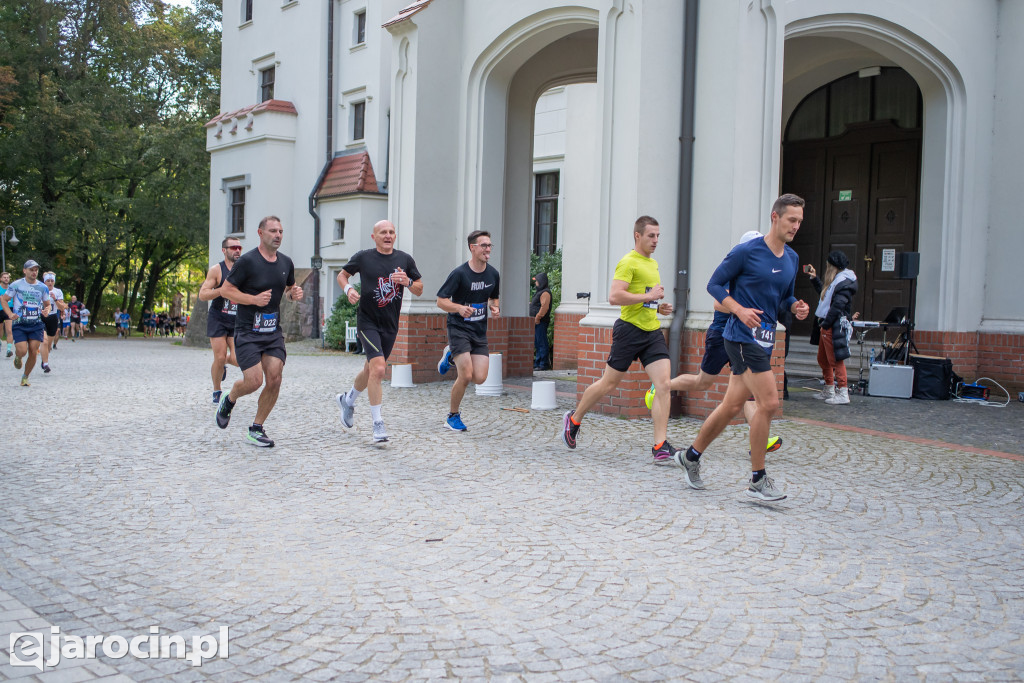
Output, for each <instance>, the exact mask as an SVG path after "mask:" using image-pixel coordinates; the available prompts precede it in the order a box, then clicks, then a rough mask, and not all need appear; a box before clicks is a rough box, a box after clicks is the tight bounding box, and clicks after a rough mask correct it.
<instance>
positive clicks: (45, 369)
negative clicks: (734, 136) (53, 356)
mask: <svg viewBox="0 0 1024 683" xmlns="http://www.w3.org/2000/svg"><path fill="white" fill-rule="evenodd" d="M42 367H43V372H49V371H50V364H49V363H43V366H42Z"/></svg>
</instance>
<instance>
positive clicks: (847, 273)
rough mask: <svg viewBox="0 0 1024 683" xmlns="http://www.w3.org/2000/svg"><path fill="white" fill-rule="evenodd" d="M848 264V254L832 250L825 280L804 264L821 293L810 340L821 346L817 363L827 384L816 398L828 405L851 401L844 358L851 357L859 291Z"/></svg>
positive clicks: (816, 288) (805, 270)
mask: <svg viewBox="0 0 1024 683" xmlns="http://www.w3.org/2000/svg"><path fill="white" fill-rule="evenodd" d="M849 265H850V260H849V259H848V258H847V257H846V254H844V253H843V252H841V251H838V250H836V251H832V252H829V255H828V266H827V267H826V268H825V279H824V280H819V279H818V277H817V272H816V271H815V270H814V266H812V265H807V266H805V267H804V272H806V273H807V274H808V275H809V276H810V277H811V284H812V285H813V286H814V289H815V290H816V291H818V292H820V294H821V296H820V298H819V300H818V307H817V308H816V309H815V311H814V315H815V322H816V323H817V325H816V326H815V328H814V329H812V331H811V343H812V344H817V345H818V365H819V366H821V373H822V376H823V377H824V379H825V387H824V388H823V389H822V390H821V394H819V395H818V396H816V397H815V398H821V399H824V400H825V403H828V404H829V405H845V404H847V403H849V402H850V392H849V389H848V387H847V379H846V363H845V361H846V359H847V358H849V357H850V344H849V335H848V330H850V319H851V311H852V308H853V297H854V296H855V295H856V294H857V275H856V274H855V273H854V272H853V271H852V270H850V268H849ZM833 382H834V384H833Z"/></svg>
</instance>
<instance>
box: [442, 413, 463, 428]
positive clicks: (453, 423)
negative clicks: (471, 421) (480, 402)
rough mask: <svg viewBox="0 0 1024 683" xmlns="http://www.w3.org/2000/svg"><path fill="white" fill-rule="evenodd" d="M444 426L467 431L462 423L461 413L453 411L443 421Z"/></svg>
mask: <svg viewBox="0 0 1024 683" xmlns="http://www.w3.org/2000/svg"><path fill="white" fill-rule="evenodd" d="M444 426H445V427H447V428H448V429H450V430H452V431H454V432H468V431H469V428H468V427H466V425H464V424H463V423H462V415H461V414H460V413H453V414H451V415H449V416H448V419H446V420H445V421H444Z"/></svg>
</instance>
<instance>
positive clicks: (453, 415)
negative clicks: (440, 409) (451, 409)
mask: <svg viewBox="0 0 1024 683" xmlns="http://www.w3.org/2000/svg"><path fill="white" fill-rule="evenodd" d="M456 415H458V413H448V417H455V416H456Z"/></svg>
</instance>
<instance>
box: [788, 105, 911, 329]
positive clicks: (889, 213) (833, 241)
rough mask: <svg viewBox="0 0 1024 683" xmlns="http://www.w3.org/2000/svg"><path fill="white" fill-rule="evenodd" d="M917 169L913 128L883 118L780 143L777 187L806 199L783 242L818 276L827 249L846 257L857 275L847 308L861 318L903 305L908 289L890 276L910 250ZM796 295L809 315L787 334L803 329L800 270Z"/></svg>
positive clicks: (809, 290)
mask: <svg viewBox="0 0 1024 683" xmlns="http://www.w3.org/2000/svg"><path fill="white" fill-rule="evenodd" d="M920 168H921V130H920V129H910V130H907V129H901V128H897V127H896V126H895V125H893V124H891V123H889V122H888V121H885V122H872V123H865V124H857V125H853V126H850V127H849V129H848V130H847V131H846V132H845V133H844V134H843V135H839V136H836V137H833V138H827V139H824V140H810V141H801V142H793V143H786V144H785V145H784V146H783V151H782V192H792V193H794V194H797V195H800V196H801V197H803V198H804V199H805V200H806V201H807V205H806V206H805V207H804V222H803V224H802V225H801V227H800V232H799V233H797V236H796V239H794V240H793V243H792V245H791V246H792V247H793V249H795V250H796V252H797V253H798V254H799V255H800V263H801V266H802V265H803V264H807V263H810V264H811V265H813V266H814V267H815V269H816V270H817V271H818V275H819V277H823V276H824V274H825V266H826V258H827V256H828V253H829V252H830V251H832V250H836V249H838V250H840V251H843V252H844V253H845V254H846V255H847V257H848V258H849V259H850V268H851V269H853V271H854V272H855V273H856V274H857V283H858V291H857V298H856V300H855V301H854V311H860V314H861V319H862V320H882V319H884V318H885V317H886V316H887V315H888V314H889V312H890V311H891V310H892V309H893V308H895V307H897V306H906V307H909V306H910V303H911V302H910V296H911V293H912V292H913V291H914V290H913V288H912V287H911V281H910V280H905V279H900V278H899V277H898V276H899V254H900V253H901V252H907V251H917V236H918V215H919V214H918V192H919V186H920ZM801 270H802V268H801ZM796 296H797V298H799V299H803V300H804V301H806V302H807V303H808V304H810V307H811V313H812V315H811V316H809V317H808V319H807V320H804V321H797V322H796V324H795V326H794V333H795V334H798V335H804V334H810V330H811V324H812V322H813V317H814V316H813V313H814V309H815V307H816V306H817V300H818V294H817V293H816V292H815V291H814V288H813V287H812V286H811V283H810V278H808V277H807V276H806V275H804V274H803V272H801V273H799V274H798V275H797V281H796Z"/></svg>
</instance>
